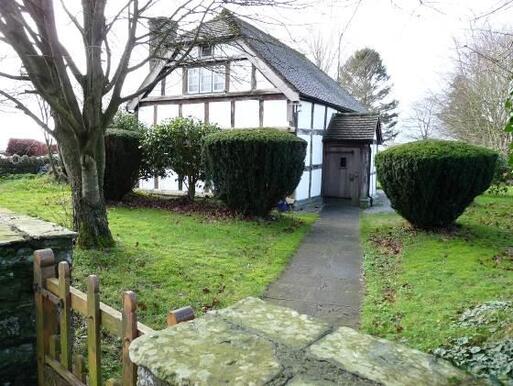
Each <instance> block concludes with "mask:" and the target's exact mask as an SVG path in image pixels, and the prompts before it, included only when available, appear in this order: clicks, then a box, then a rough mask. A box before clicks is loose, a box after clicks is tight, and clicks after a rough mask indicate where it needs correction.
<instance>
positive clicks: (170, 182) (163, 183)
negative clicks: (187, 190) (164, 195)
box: [159, 170, 178, 190]
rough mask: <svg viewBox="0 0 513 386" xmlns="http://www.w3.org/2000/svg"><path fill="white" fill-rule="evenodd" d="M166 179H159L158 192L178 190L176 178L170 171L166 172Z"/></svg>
mask: <svg viewBox="0 0 513 386" xmlns="http://www.w3.org/2000/svg"><path fill="white" fill-rule="evenodd" d="M167 174H168V176H167V177H164V178H159V190H178V181H177V180H176V179H177V178H178V176H177V174H176V173H173V171H172V170H167Z"/></svg>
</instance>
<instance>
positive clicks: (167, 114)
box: [157, 105, 178, 123]
mask: <svg viewBox="0 0 513 386" xmlns="http://www.w3.org/2000/svg"><path fill="white" fill-rule="evenodd" d="M177 116H178V105H157V123H161V122H162V121H165V120H166V119H173V118H176V117H177Z"/></svg>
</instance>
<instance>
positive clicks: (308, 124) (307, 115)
mask: <svg viewBox="0 0 513 386" xmlns="http://www.w3.org/2000/svg"><path fill="white" fill-rule="evenodd" d="M300 108H301V110H300V111H299V113H298V117H297V128H298V129H311V128H312V104H311V103H310V102H305V101H301V106H300Z"/></svg>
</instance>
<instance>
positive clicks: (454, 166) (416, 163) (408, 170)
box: [376, 140, 498, 228]
mask: <svg viewBox="0 0 513 386" xmlns="http://www.w3.org/2000/svg"><path fill="white" fill-rule="evenodd" d="M497 156H498V155H497V153H495V152H494V151H492V150H488V149H485V148H482V147H478V146H473V145H469V144H465V143H462V142H455V141H440V140H425V141H418V142H413V143H407V144H404V145H400V146H395V147H392V148H390V149H387V150H385V151H383V152H381V153H379V154H378V155H377V156H376V167H377V173H378V179H379V181H380V183H381V185H382V187H383V190H384V191H385V193H386V194H387V196H388V198H389V199H390V201H391V203H392V207H393V208H394V209H395V210H397V212H398V213H399V214H400V215H401V216H403V217H404V218H405V219H407V220H408V221H409V222H410V223H411V224H413V225H415V226H418V227H421V228H431V227H443V226H447V225H450V224H452V223H453V222H454V221H455V220H456V219H457V218H458V217H459V216H460V215H461V214H462V213H463V211H464V210H465V208H466V207H467V206H468V205H470V203H472V201H473V200H474V198H475V197H476V196H478V195H479V194H481V193H483V192H484V191H485V190H486V189H488V187H489V186H490V183H491V181H492V178H493V175H494V171H495V164H496V160H497Z"/></svg>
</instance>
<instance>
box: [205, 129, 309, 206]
mask: <svg viewBox="0 0 513 386" xmlns="http://www.w3.org/2000/svg"><path fill="white" fill-rule="evenodd" d="M306 145H307V144H306V142H305V141H304V140H302V139H301V138H298V137H296V136H295V135H293V134H290V133H287V132H283V131H279V130H276V129H270V128H262V129H239V130H226V131H223V132H220V133H217V134H211V135H209V136H208V137H207V138H206V140H205V148H204V154H205V158H206V160H207V168H208V171H209V175H210V177H211V179H212V181H213V183H214V186H215V189H216V191H217V192H218V194H219V196H220V198H221V199H222V200H223V201H224V202H225V203H226V204H227V205H228V206H229V207H230V208H232V209H234V210H237V211H239V212H241V213H242V214H245V215H256V216H265V215H267V214H269V212H270V211H271V209H272V208H273V207H274V206H275V205H276V204H277V202H278V201H279V200H281V199H283V198H285V197H286V196H288V195H290V194H292V192H293V191H294V189H295V188H296V186H297V185H298V183H299V180H300V179H301V175H302V174H303V169H304V166H305V165H304V159H305V154H306Z"/></svg>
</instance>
